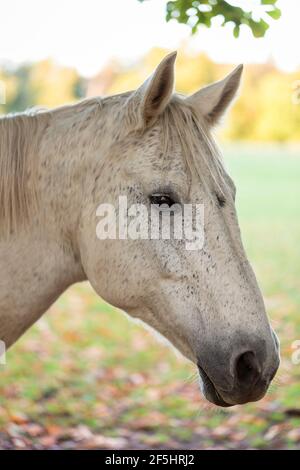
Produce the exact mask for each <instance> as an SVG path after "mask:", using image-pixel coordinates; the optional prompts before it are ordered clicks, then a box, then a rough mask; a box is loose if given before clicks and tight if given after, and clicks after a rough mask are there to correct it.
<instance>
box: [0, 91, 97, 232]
mask: <svg viewBox="0 0 300 470" xmlns="http://www.w3.org/2000/svg"><path fill="white" fill-rule="evenodd" d="M99 106H102V103H101V99H99V98H93V99H86V100H83V101H80V102H79V103H75V104H71V105H65V106H60V107H57V108H54V109H51V110H47V109H43V108H32V109H29V110H27V111H25V112H23V113H16V114H9V115H5V116H3V117H2V116H1V117H0V239H1V237H3V236H4V237H8V236H9V235H10V234H12V233H14V232H15V231H16V230H17V229H18V228H19V227H20V226H24V225H26V223H27V222H28V221H29V220H30V217H31V216H33V215H34V212H35V211H36V210H37V207H38V196H37V184H36V183H37V176H38V175H37V173H38V164H39V158H38V151H39V144H40V142H41V140H42V137H43V135H44V133H45V131H46V129H47V127H48V125H49V123H50V120H51V118H52V116H53V115H56V114H57V113H60V115H61V116H62V117H63V118H65V120H66V122H67V123H68V124H69V123H70V120H72V119H73V121H74V120H76V119H77V120H78V115H79V113H78V112H79V111H82V110H84V111H85V112H84V113H81V114H82V119H85V118H86V116H87V114H88V113H90V112H91V111H92V112H94V110H96V109H99Z"/></svg>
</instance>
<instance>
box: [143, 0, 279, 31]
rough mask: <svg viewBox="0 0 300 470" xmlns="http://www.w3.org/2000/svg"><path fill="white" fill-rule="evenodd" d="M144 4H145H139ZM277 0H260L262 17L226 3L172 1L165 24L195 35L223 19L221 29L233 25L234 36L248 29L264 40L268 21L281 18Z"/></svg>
mask: <svg viewBox="0 0 300 470" xmlns="http://www.w3.org/2000/svg"><path fill="white" fill-rule="evenodd" d="M139 1H140V2H144V1H145V0H139ZM276 3H277V0H260V8H259V17H257V9H256V12H255V13H256V14H255V15H254V12H253V10H252V9H251V7H250V6H249V8H248V9H247V10H246V9H245V8H241V7H238V6H234V5H232V4H231V3H230V2H229V1H227V0H173V1H168V2H167V4H166V20H167V21H170V20H176V21H178V22H179V23H184V24H187V25H189V26H191V29H192V33H193V34H194V33H195V32H196V31H197V30H198V28H199V26H201V25H205V26H207V27H208V28H209V27H210V26H211V21H212V19H213V18H215V17H221V18H222V21H223V22H222V26H224V25H225V24H226V23H230V24H232V25H233V34H234V36H235V37H238V36H239V34H240V27H241V25H246V26H248V27H249V28H250V29H251V31H252V34H253V36H255V37H262V36H264V34H265V32H266V31H267V29H268V28H269V22H268V20H269V19H271V18H272V19H275V20H277V19H278V18H280V16H281V12H280V10H279V8H278V7H277V6H276Z"/></svg>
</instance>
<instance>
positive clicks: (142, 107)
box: [130, 52, 177, 126]
mask: <svg viewBox="0 0 300 470" xmlns="http://www.w3.org/2000/svg"><path fill="white" fill-rule="evenodd" d="M176 55H177V52H172V53H171V54H169V55H167V56H166V57H165V58H164V59H163V60H162V61H161V62H160V64H159V65H158V67H157V68H156V70H155V71H154V73H153V74H152V75H151V76H150V77H149V78H148V79H147V80H146V81H145V82H144V83H143V84H142V85H141V86H140V87H139V88H138V89H137V90H136V91H135V93H134V94H133V96H132V97H131V98H130V101H131V102H133V103H135V105H136V106H137V107H138V111H139V114H140V117H141V118H142V120H143V123H144V125H146V126H147V125H150V124H152V123H153V122H154V121H155V119H156V118H157V117H158V116H159V115H160V114H161V113H162V112H163V111H164V109H165V108H166V106H167V104H168V103H169V100H170V98H171V95H172V93H173V89H174V63H175V59H176Z"/></svg>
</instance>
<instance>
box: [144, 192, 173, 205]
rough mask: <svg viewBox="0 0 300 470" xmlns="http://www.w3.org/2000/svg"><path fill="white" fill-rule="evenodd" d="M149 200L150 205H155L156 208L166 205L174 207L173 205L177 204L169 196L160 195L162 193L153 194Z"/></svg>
mask: <svg viewBox="0 0 300 470" xmlns="http://www.w3.org/2000/svg"><path fill="white" fill-rule="evenodd" d="M149 199H150V203H151V204H155V205H156V206H162V205H165V206H168V207H172V206H173V204H175V201H174V199H173V198H172V197H171V196H170V195H169V194H160V193H156V194H151V196H150V197H149Z"/></svg>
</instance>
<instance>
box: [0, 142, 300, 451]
mask: <svg viewBox="0 0 300 470" xmlns="http://www.w3.org/2000/svg"><path fill="white" fill-rule="evenodd" d="M225 161H226V165H227V167H228V169H229V170H230V173H231V175H232V176H233V178H234V180H235V182H236V185H237V188H238V191H237V206H238V212H239V216H240V225H241V229H242V234H243V239H244V243H245V246H246V249H247V252H248V256H249V258H250V260H251V262H252V264H253V266H254V269H255V272H256V274H257V277H258V280H259V283H260V285H261V287H262V290H263V293H264V296H265V301H266V306H267V310H268V313H269V315H270V317H271V321H272V324H273V326H274V327H275V329H276V331H277V333H278V334H279V337H280V339H281V343H282V364H281V368H280V370H279V372H278V375H277V377H276V378H275V380H274V383H273V385H272V386H271V389H270V391H269V393H268V394H267V396H266V397H265V399H264V400H262V401H260V402H258V403H255V404H250V405H246V406H242V407H234V408H232V409H226V410H223V409H218V408H215V407H213V406H210V405H209V404H207V402H205V400H203V399H202V398H201V396H200V393H199V390H198V384H197V380H196V379H195V376H194V372H195V369H194V367H193V366H192V365H190V364H189V363H187V362H186V361H185V360H184V359H182V358H179V357H177V355H175V354H174V352H173V351H172V350H170V349H169V348H168V347H167V346H165V345H162V344H160V343H158V342H157V340H156V338H154V337H153V336H152V335H151V334H150V333H148V332H146V331H145V330H144V329H143V328H142V327H141V326H139V325H137V324H135V323H133V322H131V321H129V320H128V319H127V318H126V317H125V316H124V315H123V314H121V313H120V312H118V311H116V310H115V309H114V308H112V307H110V306H108V305H107V304H105V303H104V302H102V301H101V300H100V299H98V298H97V297H96V295H95V294H93V293H92V291H91V289H90V287H89V286H88V285H87V284H82V285H78V286H74V287H73V288H72V289H70V290H69V291H68V292H66V293H65V295H64V296H63V297H61V298H60V299H59V301H58V302H57V303H56V304H55V305H54V306H53V307H52V308H51V310H50V312H48V313H47V315H45V316H44V317H43V318H42V319H41V320H40V321H39V322H38V323H37V324H36V325H35V326H34V327H33V328H32V329H31V330H30V331H29V332H27V333H26V334H25V335H24V337H23V338H22V339H21V340H20V341H19V342H18V343H17V344H16V345H15V346H14V347H13V348H12V349H11V350H10V351H9V352H8V354H7V365H6V366H0V368H1V370H0V444H1V446H2V447H3V448H10V447H16V448H52V449H55V448H176V447H178V448H186V449H189V448H193V449H197V448H199V449H200V448H300V404H299V402H300V364H298V365H297V364H293V363H292V361H291V355H292V353H293V349H292V343H293V341H295V340H297V339H300V249H299V243H300V149H292V150H288V149H287V148H285V147H281V148H279V147H268V148H261V147H259V146H255V145H253V146H252V147H251V148H250V147H247V148H245V147H242V146H240V147H238V146H235V147H232V148H227V149H226V151H225ZM299 356H300V354H299Z"/></svg>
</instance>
